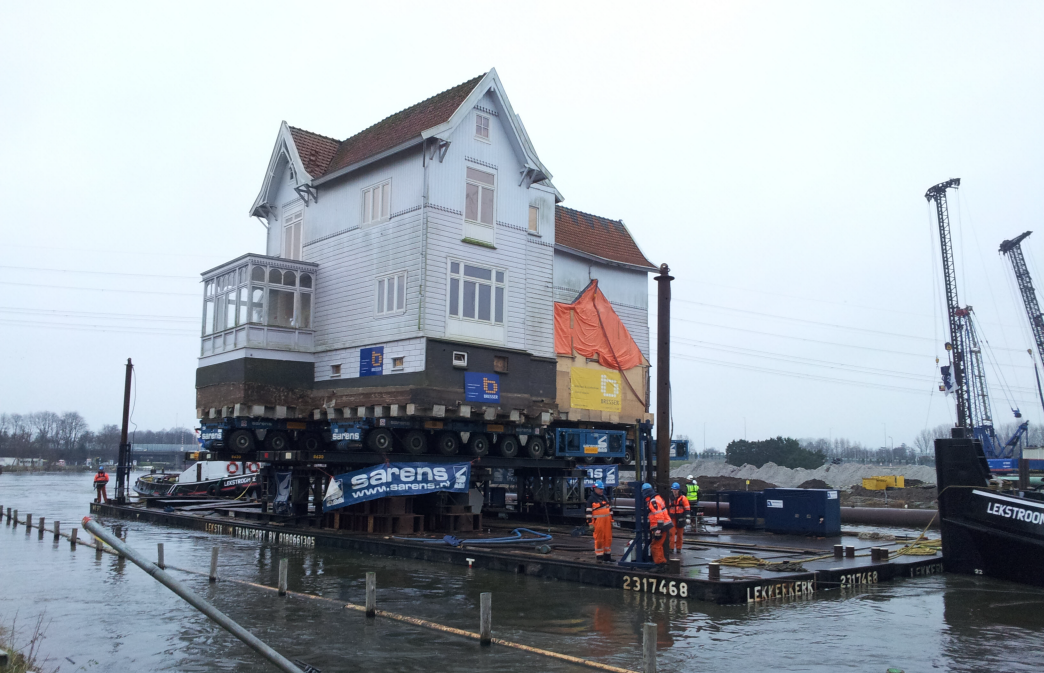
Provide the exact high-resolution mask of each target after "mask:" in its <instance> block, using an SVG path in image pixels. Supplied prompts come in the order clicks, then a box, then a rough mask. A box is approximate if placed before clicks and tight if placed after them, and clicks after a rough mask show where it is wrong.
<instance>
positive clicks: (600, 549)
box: [587, 489, 613, 560]
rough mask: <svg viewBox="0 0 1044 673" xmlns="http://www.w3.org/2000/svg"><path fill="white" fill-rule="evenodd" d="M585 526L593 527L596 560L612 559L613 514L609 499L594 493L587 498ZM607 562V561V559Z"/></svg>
mask: <svg viewBox="0 0 1044 673" xmlns="http://www.w3.org/2000/svg"><path fill="white" fill-rule="evenodd" d="M587 525H588V526H591V525H593V526H594V553H595V557H596V558H600V559H603V558H604V557H607V556H608V557H610V558H611V557H612V553H613V512H612V510H611V509H609V498H607V497H605V494H604V493H602V494H598V493H595V492H594V490H593V489H592V490H591V495H589V496H588V497H587ZM607 560H608V559H607Z"/></svg>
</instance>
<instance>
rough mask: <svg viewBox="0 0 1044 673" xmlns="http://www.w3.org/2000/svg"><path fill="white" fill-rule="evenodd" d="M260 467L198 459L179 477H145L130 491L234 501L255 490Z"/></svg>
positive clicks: (151, 475)
mask: <svg viewBox="0 0 1044 673" xmlns="http://www.w3.org/2000/svg"><path fill="white" fill-rule="evenodd" d="M260 469H261V466H260V464H258V463H250V462H236V461H230V462H226V461H223V460H202V461H199V462H198V463H196V464H195V465H193V466H191V467H189V468H188V469H187V470H185V471H184V472H182V473H181V474H166V473H160V474H146V475H143V476H141V477H138V479H137V480H136V481H135V482H134V490H135V491H136V492H137V493H138V495H144V496H166V495H170V496H175V495H176V496H192V495H196V496H206V497H211V498H238V497H239V496H241V495H243V494H244V493H248V494H249V493H253V492H256V491H257V473H258V471H259V470H260Z"/></svg>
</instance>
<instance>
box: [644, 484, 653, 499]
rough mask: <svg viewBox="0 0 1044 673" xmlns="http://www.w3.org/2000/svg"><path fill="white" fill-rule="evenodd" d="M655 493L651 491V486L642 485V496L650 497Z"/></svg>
mask: <svg viewBox="0 0 1044 673" xmlns="http://www.w3.org/2000/svg"><path fill="white" fill-rule="evenodd" d="M655 492H656V491H655V490H653V487H652V484H642V495H644V496H650V495H652V494H653V493H655Z"/></svg>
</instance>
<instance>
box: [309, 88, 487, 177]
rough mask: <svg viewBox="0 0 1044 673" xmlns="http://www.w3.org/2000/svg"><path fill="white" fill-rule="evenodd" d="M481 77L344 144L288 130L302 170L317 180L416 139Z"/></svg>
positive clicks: (453, 108)
mask: <svg viewBox="0 0 1044 673" xmlns="http://www.w3.org/2000/svg"><path fill="white" fill-rule="evenodd" d="M485 75H486V74H485V73H483V74H481V75H479V76H478V77H476V78H474V79H470V80H468V81H467V82H464V83H463V84H458V85H457V86H455V87H453V88H452V89H447V90H445V91H443V92H442V93H440V94H436V95H434V96H432V97H431V98H428V99H427V100H423V101H421V102H420V103H417V104H416V105H413V106H411V107H408V108H406V109H405V110H402V111H401V112H396V113H395V114H393V115H392V116H390V117H387V118H385V119H382V120H381V121H379V122H377V123H376V124H374V125H373V126H371V127H370V128H368V129H365V130H363V131H360V132H359V133H356V134H355V135H354V136H352V137H351V138H348V139H347V140H344V141H337V140H334V139H333V138H327V137H325V136H321V135H318V134H316V133H311V132H309V131H303V130H301V129H295V128H293V127H291V128H290V132H291V133H292V134H293V137H294V142H295V143H296V144H297V151H298V153H300V155H301V161H303V162H304V164H305V170H307V171H308V174H309V175H311V176H312V177H313V178H318V177H320V176H323V175H326V174H329V173H333V172H334V171H338V170H340V169H342V168H344V167H345V166H351V165H352V164H355V163H358V162H360V161H363V160H365V159H369V158H370V157H372V156H374V155H376V154H380V153H381V152H384V151H386V150H390V149H391V148H393V147H395V146H396V145H401V144H402V143H404V142H406V141H408V140H412V139H414V138H419V137H420V134H421V132H422V131H425V130H427V129H430V128H431V127H433V126H438V125H439V124H442V123H445V122H447V121H449V118H450V117H451V116H452V115H453V113H454V112H456V110H457V108H459V107H460V105H461V103H463V102H464V100H465V99H466V98H467V97H468V95H469V94H470V93H471V92H472V91H473V90H474V89H475V87H476V86H478V83H479V81H480V80H481V79H482V78H483V77H485ZM299 138H300V139H299ZM302 144H303V145H304V147H302ZM306 155H307V156H306ZM310 162H311V163H310ZM313 169H314V170H313Z"/></svg>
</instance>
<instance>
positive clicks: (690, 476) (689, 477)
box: [685, 474, 696, 479]
mask: <svg viewBox="0 0 1044 673" xmlns="http://www.w3.org/2000/svg"><path fill="white" fill-rule="evenodd" d="M685 478H686V479H695V478H696V477H694V476H692V475H691V474H690V475H689V476H687V477H685Z"/></svg>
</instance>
